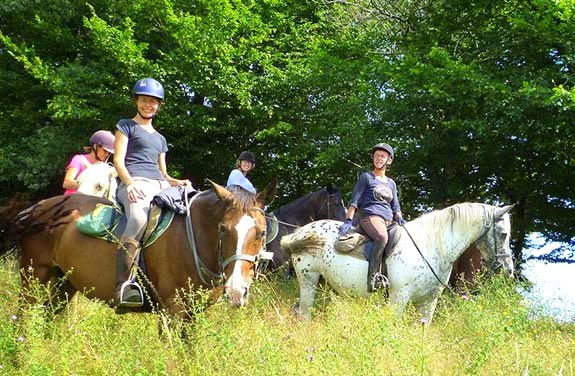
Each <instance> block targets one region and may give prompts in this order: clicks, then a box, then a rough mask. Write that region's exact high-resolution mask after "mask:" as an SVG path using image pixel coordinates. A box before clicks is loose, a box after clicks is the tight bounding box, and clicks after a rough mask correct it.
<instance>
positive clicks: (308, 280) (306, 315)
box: [294, 268, 320, 320]
mask: <svg viewBox="0 0 575 376" xmlns="http://www.w3.org/2000/svg"><path fill="white" fill-rule="evenodd" d="M296 276H297V279H298V282H299V301H298V303H297V304H296V306H295V307H294V311H295V313H296V315H297V316H298V317H300V318H302V319H304V320H309V319H311V313H310V311H309V309H310V308H311V306H313V302H314V300H315V293H316V291H317V285H318V283H319V277H320V274H319V273H317V272H311V271H309V270H303V271H300V270H299V269H297V268H296Z"/></svg>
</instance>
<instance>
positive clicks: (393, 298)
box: [389, 289, 409, 317]
mask: <svg viewBox="0 0 575 376" xmlns="http://www.w3.org/2000/svg"><path fill="white" fill-rule="evenodd" d="M389 302H390V303H391V305H392V307H393V310H394V312H395V314H396V315H397V316H398V317H399V316H401V315H402V314H403V312H405V308H406V307H407V303H409V295H408V294H407V293H406V292H403V293H402V292H401V291H397V290H393V289H392V290H391V291H390V294H389Z"/></svg>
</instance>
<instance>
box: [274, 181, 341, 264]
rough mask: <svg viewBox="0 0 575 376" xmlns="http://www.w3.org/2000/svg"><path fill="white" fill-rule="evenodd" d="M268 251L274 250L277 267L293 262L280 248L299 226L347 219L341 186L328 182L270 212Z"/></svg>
mask: <svg viewBox="0 0 575 376" xmlns="http://www.w3.org/2000/svg"><path fill="white" fill-rule="evenodd" d="M268 218H269V219H270V223H268V226H269V228H268V239H267V243H268V246H267V247H268V251H270V252H272V253H273V269H277V268H278V267H279V266H281V265H283V264H285V263H289V261H290V256H289V255H288V254H287V253H285V252H283V251H282V250H281V247H280V239H281V237H282V236H284V235H288V234H291V233H292V232H294V231H295V230H296V229H297V228H298V227H301V226H303V225H305V224H308V223H310V222H313V221H318V220H320V219H334V220H336V221H343V220H345V206H344V204H343V199H342V196H341V190H340V189H339V188H338V187H335V186H332V185H328V186H326V187H325V188H322V189H320V190H319V191H315V192H311V193H308V194H307V195H305V196H303V197H300V198H298V199H296V200H294V201H292V202H290V203H288V204H286V205H284V206H281V207H279V208H278V209H277V210H274V211H273V212H271V213H270V214H269V215H268Z"/></svg>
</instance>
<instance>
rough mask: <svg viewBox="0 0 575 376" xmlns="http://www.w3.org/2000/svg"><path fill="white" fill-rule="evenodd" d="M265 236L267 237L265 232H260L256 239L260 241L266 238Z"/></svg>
mask: <svg viewBox="0 0 575 376" xmlns="http://www.w3.org/2000/svg"><path fill="white" fill-rule="evenodd" d="M265 236H266V232H265V231H260V232H258V233H257V234H256V238H258V239H262V238H265Z"/></svg>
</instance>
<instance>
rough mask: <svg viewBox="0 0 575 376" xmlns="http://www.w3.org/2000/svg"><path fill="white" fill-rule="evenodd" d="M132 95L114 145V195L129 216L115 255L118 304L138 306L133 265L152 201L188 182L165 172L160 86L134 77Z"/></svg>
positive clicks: (162, 89)
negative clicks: (158, 125) (131, 108)
mask: <svg viewBox="0 0 575 376" xmlns="http://www.w3.org/2000/svg"><path fill="white" fill-rule="evenodd" d="M132 98H133V100H134V102H135V104H136V108H137V112H136V115H135V116H134V117H133V118H131V119H122V120H120V121H119V122H118V124H117V126H116V128H117V130H116V142H115V143H114V152H115V155H114V166H115V167H116V170H117V171H118V176H119V178H120V180H121V183H120V185H119V187H118V195H117V196H118V201H119V202H120V203H121V204H122V205H123V206H124V211H125V213H126V217H127V220H128V221H127V224H126V229H125V231H124V233H123V235H122V236H121V238H120V246H119V247H118V251H117V253H116V294H115V304H116V307H117V308H125V307H140V306H141V305H142V304H143V297H142V296H141V294H140V288H139V286H138V285H137V284H136V282H133V281H132V280H133V277H134V275H133V273H132V267H133V264H134V261H135V260H136V259H137V256H138V253H139V249H140V238H141V237H142V235H143V232H144V230H145V227H146V223H147V220H148V211H149V206H150V202H151V200H152V199H153V197H154V196H155V195H156V194H157V193H158V192H160V191H161V190H162V189H164V188H167V187H169V186H175V185H187V186H191V183H190V181H189V180H179V179H174V178H172V177H171V176H170V175H168V172H167V167H166V152H167V151H168V146H167V143H166V139H165V138H164V136H162V135H161V134H160V133H159V132H158V131H157V130H156V129H155V128H154V126H153V120H154V117H155V116H156V113H157V112H158V110H159V109H160V107H161V105H162V103H163V101H164V87H163V86H162V84H160V83H159V82H158V81H156V80H155V79H153V78H143V79H141V80H138V81H137V82H136V84H135V85H134V88H133V90H132Z"/></svg>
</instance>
